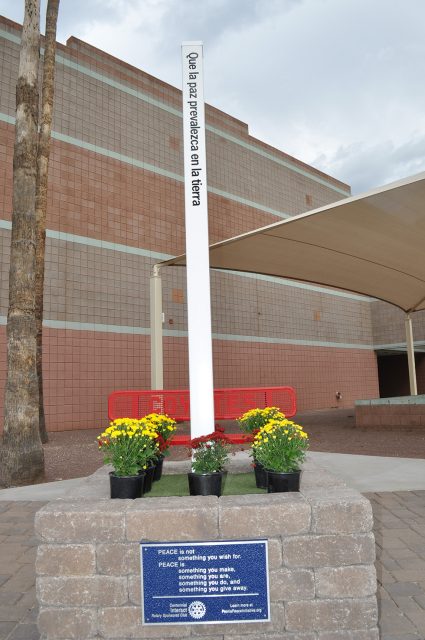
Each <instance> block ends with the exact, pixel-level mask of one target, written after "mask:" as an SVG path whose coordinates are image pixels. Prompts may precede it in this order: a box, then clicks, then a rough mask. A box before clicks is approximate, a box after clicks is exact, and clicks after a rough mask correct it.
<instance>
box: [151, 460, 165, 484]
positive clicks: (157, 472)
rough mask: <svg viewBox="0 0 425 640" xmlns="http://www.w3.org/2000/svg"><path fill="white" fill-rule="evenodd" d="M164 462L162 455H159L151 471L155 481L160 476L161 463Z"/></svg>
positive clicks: (159, 478)
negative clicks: (153, 469)
mask: <svg viewBox="0 0 425 640" xmlns="http://www.w3.org/2000/svg"><path fill="white" fill-rule="evenodd" d="M163 464H164V456H163V455H160V456H159V458H157V460H156V464H155V471H154V472H153V481H154V482H157V481H158V480H161V478H162V465H163Z"/></svg>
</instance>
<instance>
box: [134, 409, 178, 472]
mask: <svg viewBox="0 0 425 640" xmlns="http://www.w3.org/2000/svg"><path fill="white" fill-rule="evenodd" d="M141 423H142V424H145V425H146V426H149V427H150V428H151V429H152V430H153V431H156V433H157V434H158V440H157V445H158V449H157V455H156V458H155V460H154V467H155V468H154V471H153V480H154V481H157V480H160V479H161V476H162V465H163V462H164V457H165V456H166V455H168V449H169V447H170V444H169V439H170V437H171V436H172V435H173V433H174V432H175V430H176V428H177V425H176V421H175V420H173V418H170V417H169V416H167V415H166V414H159V413H149V414H148V415H147V416H145V417H144V418H142V419H141Z"/></svg>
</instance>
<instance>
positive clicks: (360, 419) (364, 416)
mask: <svg viewBox="0 0 425 640" xmlns="http://www.w3.org/2000/svg"><path fill="white" fill-rule="evenodd" d="M355 410H356V426H357V427H374V428H377V427H378V428H379V427H380V428H383V429H400V428H402V429H406V428H409V429H414V428H419V429H425V395H418V396H401V397H399V398H377V399H376V400H358V401H356V405H355Z"/></svg>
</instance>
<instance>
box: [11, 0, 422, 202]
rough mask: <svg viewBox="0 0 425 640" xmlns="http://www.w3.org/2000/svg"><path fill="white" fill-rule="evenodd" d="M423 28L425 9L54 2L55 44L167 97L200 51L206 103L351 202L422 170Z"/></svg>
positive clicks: (399, 3)
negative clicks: (347, 187)
mask: <svg viewBox="0 0 425 640" xmlns="http://www.w3.org/2000/svg"><path fill="white" fill-rule="evenodd" d="M23 5H24V0H2V1H1V3H0V12H1V13H2V14H3V15H6V16H7V17H9V18H11V19H13V20H16V21H18V22H22V15H23ZM42 5H43V8H42V11H43V15H44V6H45V3H42ZM43 21H44V18H43ZM424 28H425V0H61V8H60V12H59V25H58V35H59V40H60V41H61V42H65V41H66V39H67V38H68V37H69V36H71V35H74V36H77V37H79V38H81V39H82V40H85V41H86V42H89V43H91V44H93V45H95V46H96V47H99V48H100V49H103V50H104V51H107V52H108V53H111V54H112V55H115V56H117V57H119V58H121V59H123V60H126V61H127V62H129V63H131V64H133V65H135V66H137V67H139V68H140V69H143V70H145V71H147V72H148V73H151V74H152V75H154V76H157V77H158V78H161V79H162V80H165V81H166V82H169V83H171V84H173V85H174V86H177V87H179V88H180V87H181V70H180V44H181V42H182V41H183V40H202V41H203V42H204V55H205V95H206V100H207V102H209V103H210V104H212V105H214V106H215V107H218V108H219V109H222V110H223V111H226V112H228V113H230V114H231V115H233V116H235V117H236V118H239V119H241V120H243V121H244V122H246V123H248V125H249V130H250V133H251V135H253V136H255V137H257V138H259V139H261V140H264V141H265V142H268V143H270V144H272V145H273V146H275V147H278V148H279V149H282V150H283V151H286V152H287V153H289V154H291V155H293V156H295V157H297V158H299V159H301V160H303V161H305V162H308V163H310V164H312V165H313V166H315V167H317V168H319V169H321V170H323V171H325V172H327V173H330V174H331V175H334V176H335V177H337V178H339V179H341V180H343V181H344V182H348V183H349V184H351V185H352V188H353V193H360V192H362V191H365V190H367V189H369V188H372V187H375V186H379V185H381V184H385V183H388V182H392V181H393V180H397V179H398V178H402V177H405V176H408V175H411V174H415V173H418V172H419V171H424V170H425V84H424V73H423V72H424V68H425V64H424V62H425V37H424ZM42 30H43V29H42Z"/></svg>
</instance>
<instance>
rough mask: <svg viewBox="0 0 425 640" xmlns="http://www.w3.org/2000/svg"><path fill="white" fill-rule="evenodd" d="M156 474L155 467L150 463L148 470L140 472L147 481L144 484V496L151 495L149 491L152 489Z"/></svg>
mask: <svg viewBox="0 0 425 640" xmlns="http://www.w3.org/2000/svg"><path fill="white" fill-rule="evenodd" d="M154 473H155V465H154V464H153V463H150V464H149V467H148V468H147V469H141V470H140V471H139V474H144V476H145V481H144V484H143V494H145V493H149V491H150V490H151V489H152V482H153V476H154Z"/></svg>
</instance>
